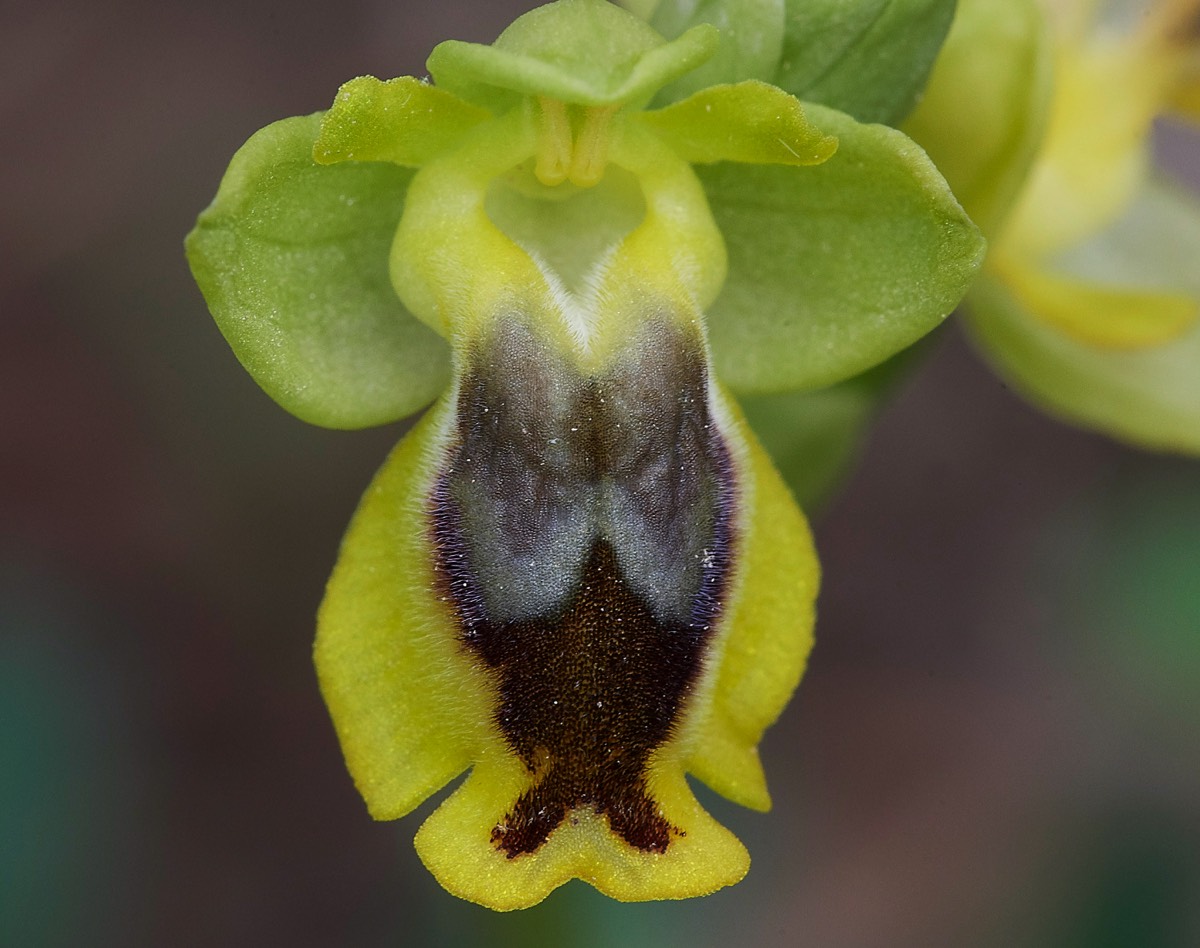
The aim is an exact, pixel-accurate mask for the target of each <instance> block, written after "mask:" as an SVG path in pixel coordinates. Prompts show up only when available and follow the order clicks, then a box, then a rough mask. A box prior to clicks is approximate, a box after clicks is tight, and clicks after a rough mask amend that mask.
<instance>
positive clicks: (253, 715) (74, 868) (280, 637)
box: [0, 0, 1200, 948]
mask: <svg viewBox="0 0 1200 948" xmlns="http://www.w3.org/2000/svg"><path fill="white" fill-rule="evenodd" d="M525 8H526V5H525V4H521V3H514V2H508V0H506V2H498V0H492V2H484V0H473V2H466V0H459V2H453V3H445V4H438V3H435V2H433V0H418V2H408V3H405V2H397V0H343V2H341V3H338V4H332V3H327V4H315V3H311V2H290V3H284V2H279V0H237V2H235V0H215V2H207V3H202V4H178V3H163V2H149V0H128V2H121V0H104V2H100V3H87V2H85V0H73V2H72V0H67V2H53V0H51V2H47V3H42V4H36V5H35V4H33V3H18V4H15V5H5V7H4V9H3V11H0V76H2V77H3V82H0V113H2V115H3V124H2V127H3V130H4V148H3V150H4V175H3V180H2V183H0V246H2V247H3V253H2V255H0V430H2V435H3V436H2V440H0V479H2V485H3V487H2V495H0V496H2V498H3V499H2V503H3V508H2V509H0V525H2V531H0V944H4V945H13V946H37V945H49V946H57V945H89V946H108V945H113V946H138V945H273V944H288V945H355V946H357V945H362V946H375V945H380V946H383V945H397V944H406V945H443V944H447V945H449V944H453V945H473V944H479V945H509V944H512V945H518V944H520V945H563V946H570V945H580V946H598V945H609V944H622V945H654V946H706V945H725V944H730V943H739V944H750V945H768V946H770V945H788V946H791V945H803V946H818V948H827V946H832V948H837V946H854V948H860V946H861V948H872V946H887V948H892V946H896V948H903V946H913V948H917V946H943V945H945V946H993V945H994V946H1027V945H1028V946H1070V948H1074V946H1079V948H1107V946H1137V948H1158V946H1163V948H1166V946H1172V948H1174V946H1178V948H1192V946H1196V945H1200V695H1198V692H1200V463H1194V462H1188V461H1184V460H1179V459H1172V458H1168V457H1155V456H1147V455H1143V454H1138V453H1136V452H1133V451H1130V450H1126V449H1124V448H1121V447H1119V446H1116V445H1113V444H1111V443H1109V442H1107V441H1105V440H1104V439H1102V438H1100V437H1097V436H1094V435H1090V434H1086V433H1081V432H1078V431H1074V430H1070V429H1067V428H1064V427H1061V426H1058V425H1056V424H1055V423H1054V422H1052V421H1051V420H1048V419H1046V418H1044V417H1042V416H1040V415H1039V414H1037V413H1036V412H1034V411H1033V410H1031V409H1030V408H1028V407H1026V406H1025V405H1024V404H1023V403H1021V402H1020V401H1019V400H1017V399H1016V398H1015V397H1014V396H1013V395H1012V394H1011V393H1009V392H1008V391H1006V390H1005V389H1004V387H1003V386H1002V385H1001V383H1000V382H998V381H997V380H996V378H995V377H994V376H993V375H992V374H991V373H990V372H988V371H986V370H985V369H984V368H982V367H981V366H980V365H979V364H978V363H977V362H976V360H975V359H974V357H973V356H972V354H971V353H970V352H969V350H968V348H967V346H966V344H965V343H964V342H963V341H962V339H961V337H960V335H959V333H958V332H957V330H956V329H954V328H950V329H949V330H948V331H946V332H944V333H942V334H941V337H940V338H939V339H938V340H937V341H936V342H935V344H934V345H933V346H931V347H930V348H931V354H930V357H929V359H928V360H927V361H926V363H925V365H924V366H923V367H922V368H921V370H920V371H919V372H918V373H917V375H916V376H915V378H914V379H913V380H911V381H910V382H909V383H908V384H907V385H906V386H905V387H904V388H903V389H902V390H901V392H900V394H899V396H898V397H897V399H896V400H895V401H894V402H893V403H892V405H891V406H890V407H889V408H888V409H887V410H886V412H885V413H884V414H883V416H882V418H881V419H880V424H879V426H878V428H877V429H876V431H875V433H874V435H873V436H872V438H871V439H870V441H869V443H868V445H867V448H866V450H865V452H864V455H863V457H862V460H861V465H860V467H859V468H858V470H857V473H856V474H855V475H854V476H853V477H852V479H851V480H850V481H849V482H848V484H847V485H846V489H845V490H844V491H843V493H842V494H841V495H840V496H839V497H838V498H837V499H836V500H835V501H834V502H833V503H832V504H831V505H830V506H829V507H828V508H827V509H826V510H825V511H824V512H823V513H822V514H821V516H820V517H819V518H818V520H817V536H818V543H819V546H820V549H821V552H822V557H823V561H824V565H825V570H826V581H825V587H824V590H823V593H822V598H821V602H820V612H821V619H820V623H819V626H818V641H819V644H818V648H817V650H816V652H815V654H814V658H813V663H812V666H811V668H810V671H809V673H808V676H807V678H806V680H805V682H804V684H803V685H802V687H801V690H800V693H799V695H798V696H797V698H796V700H795V701H794V702H793V703H792V705H791V706H790V707H789V708H788V710H787V712H786V714H785V715H784V717H783V719H782V720H781V722H780V723H779V725H778V726H777V727H776V728H775V729H774V730H772V731H771V732H770V733H769V734H768V736H767V739H766V741H765V744H764V747H763V756H764V760H765V763H766V767H767V772H768V776H769V778H770V783H771V788H772V791H773V794H774V799H775V810H774V812H772V813H771V814H769V815H766V816H763V815H758V814H753V813H750V812H746V811H741V810H738V809H737V808H735V807H732V806H729V805H726V804H724V803H723V801H719V800H712V798H711V795H706V796H705V798H704V799H705V800H706V801H711V805H712V807H713V809H714V810H715V811H716V813H717V815H718V817H719V818H720V819H722V820H723V821H724V822H726V823H727V824H728V825H729V826H731V827H732V828H733V829H734V830H735V831H736V832H737V833H738V835H739V836H741V837H742V839H743V840H744V841H745V842H746V843H747V845H748V846H749V848H750V850H751V853H752V856H753V859H754V864H753V867H752V869H751V872H750V875H749V876H748V877H747V879H746V880H745V882H743V883H742V884H741V885H739V886H737V887H735V888H733V889H731V890H727V891H725V892H722V893H719V894H717V895H715V896H713V897H711V898H708V899H704V900H699V901H692V902H687V903H678V904H648V905H629V906H626V905H619V904H615V903H610V902H608V901H606V900H604V899H602V898H600V897H598V896H596V895H595V894H594V893H592V892H591V891H590V890H588V889H587V888H586V887H584V886H582V885H581V884H578V883H575V884H572V885H569V886H567V887H565V888H564V889H561V890H559V891H558V892H557V893H555V894H554V895H553V896H551V898H550V899H549V900H547V902H546V903H544V904H543V905H541V906H539V907H538V908H536V909H533V910H530V911H528V912H525V913H519V914H514V915H506V916H500V915H494V914H492V913H490V912H488V911H486V910H483V909H479V908H477V907H475V906H472V905H468V904H466V903H462V902H459V901H458V900H456V899H454V898H452V897H451V896H449V895H446V894H445V893H443V892H442V891H441V890H440V889H439V888H438V887H437V886H436V884H435V883H434V882H433V881H432V880H431V879H430V878H429V876H428V875H427V874H426V873H425V871H424V870H423V869H422V868H421V866H420V864H419V863H418V861H417V859H416V856H415V855H414V853H413V851H412V849H411V845H410V839H411V836H412V834H413V832H414V831H415V830H416V827H417V825H418V824H419V822H420V819H421V814H417V815H415V816H413V817H410V818H408V819H406V820H403V821H401V822H400V823H399V824H396V825H392V824H375V823H372V822H371V821H370V820H369V819H368V817H367V815H366V813H365V810H364V807H363V805H362V803H361V801H360V800H359V798H358V797H357V795H356V793H355V791H354V788H353V786H352V785H351V783H350V780H349V778H348V777H347V776H346V774H345V772H344V770H343V768H342V764H341V759H340V755H339V751H338V748H337V745H336V743H335V741H334V738H333V734H332V730H331V728H330V726H329V723H328V721H327V719H326V716H325V712H324V709H323V707H322V705H321V703H320V699H319V696H318V693H317V688H316V683H315V680H314V676H313V673H312V669H311V666H310V658H309V648H310V639H311V632H312V625H313V613H314V610H315V608H316V605H317V603H318V601H319V598H320V596H321V591H322V587H323V584H324V581H325V577H326V575H327V573H328V571H329V569H330V567H331V565H332V562H333V557H334V554H335V551H336V548H337V543H338V539H339V536H340V533H341V531H342V529H343V528H344V526H345V525H346V523H347V521H348V519H349V517H350V514H351V511H352V510H353V508H354V506H355V504H356V502H357V499H358V496H359V494H360V493H361V491H362V490H363V488H364V487H365V485H366V484H367V482H368V480H369V478H370V476H371V474H372V472H373V470H374V468H375V466H376V465H377V464H378V463H379V462H380V461H381V460H382V458H383V456H384V454H385V452H386V451H387V450H388V448H389V446H390V445H391V444H392V443H394V441H395V440H396V439H397V437H398V436H399V434H400V429H399V428H397V427H392V428H389V429H384V430H378V431H370V432H358V433H339V432H329V431H322V430H317V429H314V428H310V427H308V426H306V425H304V424H302V423H301V422H299V421H296V420H294V419H292V418H291V417H290V416H288V415H286V414H285V413H284V412H282V411H281V410H280V409H278V408H276V407H275V406H274V405H273V404H272V403H271V402H270V401H269V400H268V399H267V398H266V396H264V395H263V394H261V393H260V392H259V391H258V389H257V388H256V387H255V385H254V383H253V382H251V380H250V379H249V377H248V376H247V375H246V374H245V373H244V372H243V371H242V370H241V369H240V367H239V366H238V365H237V363H236V361H235V359H234V358H233V357H232V355H231V354H230V353H229V351H228V349H227V348H226V346H225V343H224V342H223V341H222V339H221V337H220V335H219V334H218V333H217V331H216V330H215V328H214V327H213V325H212V324H211V321H210V319H209V317H208V315H207V312H206V311H205V308H204V305H203V303H202V301H201V299H200V296H199V293H198V292H197V291H196V289H195V287H194V286H193V285H192V283H191V280H190V278H189V276H188V273H187V269H186V266H185V264H184V260H183V254H182V247H181V241H182V238H183V235H184V234H185V233H186V231H187V230H188V229H189V228H190V226H191V224H192V221H193V220H194V218H195V215H196V214H197V213H198V211H199V210H200V209H201V208H202V207H203V206H204V205H205V204H206V203H207V202H208V201H209V200H210V198H211V197H212V195H213V193H214V191H215V188H216V184H217V181H218V180H219V177H220V175H221V172H222V171H223V169H224V167H225V164H226V162H227V160H228V158H229V156H230V155H231V154H232V153H233V151H234V149H235V148H236V147H237V146H238V145H240V144H241V143H242V141H244V140H245V138H246V137H248V136H249V134H250V133H251V132H253V131H254V130H255V129H257V128H258V127H260V126H262V125H264V124H266V123H268V122H270V121H272V120H274V119H276V118H279V117H282V116H285V115H292V114H300V113H307V112H311V111H315V110H317V109H321V108H324V107H325V106H326V105H327V104H328V103H329V102H330V101H331V98H332V96H333V93H334V91H335V90H336V88H337V86H338V85H339V84H340V83H341V82H342V81H343V80H345V79H347V78H350V77H352V76H355V75H359V74H363V73H372V74H375V75H378V76H381V77H390V76H393V75H403V74H410V73H416V74H421V73H422V72H423V65H422V64H423V60H424V56H425V55H426V54H427V52H428V51H429V49H430V48H432V46H433V45H434V44H435V43H436V42H437V41H439V40H441V39H444V38H451V37H453V38H458V39H471V40H479V41H488V40H490V39H492V38H494V36H495V35H496V33H498V32H499V30H500V29H501V28H502V27H503V26H504V25H505V24H506V23H507V22H508V21H509V20H510V19H512V17H513V16H514V15H515V14H516V13H518V12H521V11H522V10H524V9H525ZM1161 137H1162V139H1163V142H1164V149H1165V154H1166V159H1167V161H1168V162H1169V163H1170V164H1172V165H1173V166H1174V168H1175V169H1176V170H1177V171H1179V172H1180V173H1182V174H1184V175H1185V176H1186V175H1190V176H1191V180H1192V181H1193V183H1194V184H1197V185H1200V139H1197V137H1196V136H1195V135H1194V134H1185V133H1182V132H1179V131H1178V130H1165V131H1164V132H1163V133H1162V135H1161ZM1197 370H1198V371H1200V367H1198V369H1197ZM702 792H703V791H702ZM429 809H430V807H429V806H427V807H426V808H425V809H424V811H423V812H425V813H427V812H428V811H429Z"/></svg>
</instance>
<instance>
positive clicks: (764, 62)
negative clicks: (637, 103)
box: [626, 0, 784, 103]
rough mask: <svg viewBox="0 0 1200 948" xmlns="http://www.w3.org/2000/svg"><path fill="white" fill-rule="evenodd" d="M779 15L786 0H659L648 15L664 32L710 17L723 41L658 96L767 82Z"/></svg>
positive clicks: (779, 43) (775, 55) (774, 62)
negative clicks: (707, 57) (710, 56)
mask: <svg viewBox="0 0 1200 948" xmlns="http://www.w3.org/2000/svg"><path fill="white" fill-rule="evenodd" d="M626 5H628V4H626ZM783 16H784V0H664V2H662V3H659V4H658V5H657V6H656V7H655V8H654V11H653V13H652V14H651V15H650V16H649V20H650V25H651V26H653V27H654V28H655V29H656V30H658V32H660V33H661V34H662V35H663V36H666V37H675V36H680V35H681V34H683V33H684V32H685V31H686V30H688V29H689V28H691V27H693V26H696V25H697V24H699V23H709V24H712V25H713V26H715V27H716V28H717V29H719V30H720V31H721V44H720V46H718V47H717V52H716V55H714V56H713V58H712V59H710V60H709V61H708V62H706V63H705V64H704V65H702V66H700V67H699V68H698V69H696V70H694V71H693V72H690V73H688V74H687V75H685V76H683V77H682V78H680V79H677V80H675V81H674V82H673V83H671V84H670V85H669V86H667V87H666V88H665V89H663V90H662V92H660V93H659V95H658V98H657V101H658V102H660V103H667V102H676V101H678V100H679V99H683V98H686V97H687V96H689V95H691V94H692V93H694V92H698V91H699V90H700V89H704V88H706V87H707V86H716V85H721V84H723V83H728V82H740V81H741V80H743V79H761V80H763V81H765V82H771V81H772V80H773V77H774V76H775V71H776V69H778V67H779V57H780V55H781V54H782V52H783Z"/></svg>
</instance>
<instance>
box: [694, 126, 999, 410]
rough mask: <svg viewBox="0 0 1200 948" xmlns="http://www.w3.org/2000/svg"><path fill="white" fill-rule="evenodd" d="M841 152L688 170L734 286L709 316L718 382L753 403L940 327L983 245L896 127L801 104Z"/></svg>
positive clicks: (847, 369) (876, 357)
mask: <svg viewBox="0 0 1200 948" xmlns="http://www.w3.org/2000/svg"><path fill="white" fill-rule="evenodd" d="M806 111H807V112H808V115H809V117H810V118H811V119H812V121H813V123H814V124H816V125H817V126H818V127H820V128H822V129H824V130H825V131H826V132H829V133H830V134H833V135H836V136H837V138H838V141H839V145H838V151H837V154H836V155H834V157H833V158H831V159H830V160H829V161H827V162H825V163H824V164H822V165H817V166H815V167H811V168H789V167H781V166H772V165H733V164H728V163H724V164H718V165H712V166H700V167H697V168H696V173H697V174H698V175H699V177H700V179H701V182H702V183H703V184H704V188H705V191H706V192H707V194H708V197H709V203H710V205H711V207H712V211H713V216H714V218H715V219H716V222H717V225H718V227H720V229H721V232H722V234H723V235H724V236H725V241H726V246H727V248H728V253H729V275H728V277H727V279H726V282H725V286H724V289H723V290H722V292H721V295H720V296H719V297H718V298H717V300H716V302H715V303H714V304H713V305H712V306H711V307H710V308H709V338H710V342H711V345H712V351H713V360H714V363H715V366H716V370H717V375H718V376H719V377H720V378H721V379H722V380H724V381H725V382H726V383H727V384H729V385H730V386H731V387H733V388H735V389H736V390H738V391H740V392H743V393H749V392H757V393H765V392H779V391H786V390H788V389H804V388H819V387H821V386H824V385H831V384H833V383H835V382H838V381H841V380H843V379H846V378H850V377H851V376H854V375H857V374H858V373H859V372H862V371H864V370H866V369H868V368H870V367H871V366H873V365H877V364H878V363H880V362H882V361H883V360H884V359H886V358H888V357H889V356H891V355H892V354H893V353H895V352H898V351H899V350H901V349H903V348H904V347H906V346H908V345H911V344H912V343H913V342H915V341H916V340H917V339H919V338H920V337H921V336H923V335H925V333H927V332H929V331H930V330H931V329H933V328H934V327H935V326H937V325H938V324H939V323H940V322H941V321H942V319H943V318H945V316H946V315H947V314H948V313H950V312H951V310H953V309H954V307H955V305H956V304H957V303H958V301H959V300H960V299H961V298H962V296H963V294H964V293H965V292H966V291H967V288H968V287H969V286H970V284H971V281H972V280H973V279H974V277H975V274H976V272H977V271H978V269H979V265H980V263H981V262H982V260H983V254H984V249H985V242H984V239H983V237H982V235H981V234H980V233H979V230H978V228H977V227H975V225H974V224H972V223H971V221H970V219H969V218H968V217H967V216H966V214H965V213H964V212H963V210H962V208H961V207H960V206H959V205H958V202H957V201H955V199H954V196H953V195H952V194H951V193H950V190H949V188H948V187H947V186H946V183H945V181H944V180H943V178H942V177H941V175H940V174H938V171H937V169H936V168H934V166H933V164H932V163H931V162H930V161H929V159H928V158H927V157H926V156H925V153H924V152H923V151H921V149H920V148H919V147H918V146H917V145H916V144H915V143H913V142H912V141H911V140H910V139H908V138H907V137H905V136H904V135H903V134H901V133H900V132H897V131H895V130H894V129H890V128H887V127H885V126H882V125H861V124H859V123H857V122H855V121H854V120H853V119H851V118H850V117H849V116H846V115H843V114H841V113H839V112H835V111H833V110H831V109H825V108H822V107H820V106H816V105H808V106H806Z"/></svg>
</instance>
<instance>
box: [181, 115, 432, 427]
mask: <svg viewBox="0 0 1200 948" xmlns="http://www.w3.org/2000/svg"><path fill="white" fill-rule="evenodd" d="M320 124H321V114H320V113H318V114H316V115H309V116H305V117H301V118H290V119H284V120H283V121H280V122H275V123H274V124H272V125H268V126H267V127H266V128H264V129H262V130H261V131H259V132H257V133H255V134H254V135H253V136H252V137H251V138H250V140H249V141H247V142H246V144H245V145H243V146H242V148H241V149H240V150H239V151H238V152H237V154H235V155H234V157H233V161H232V162H230V165H229V170H228V171H227V172H226V173H225V177H224V178H223V179H222V181H221V186H220V188H219V189H218V191H217V196H216V199H215V200H214V201H213V203H212V205H211V206H210V207H209V208H208V209H207V210H206V211H204V213H203V214H201V215H200V219H199V221H198V222H197V223H196V227H195V229H194V230H193V231H192V232H191V233H190V234H189V235H188V238H187V256H188V262H189V264H190V265H191V268H192V275H193V276H194V277H195V279H196V282H197V284H199V286H200V289H201V291H202V292H203V293H204V298H205V300H206V301H207V302H208V306H209V309H210V310H211V311H212V314H213V318H214V319H215V320H216V322H217V325H218V326H219V327H220V329H221V332H222V333H224V335H225V338H226V340H228V342H229V344H230V346H232V347H233V351H234V352H235V353H236V355H237V357H238V359H239V360H241V362H242V365H244V366H245V367H246V369H247V371H249V373H250V374H251V375H252V376H253V377H254V380H255V381H256V382H258V384H259V385H261V386H262V387H263V389H264V390H265V391H266V392H267V394H269V395H270V396H271V397H272V398H274V399H275V401H277V402H279V404H280V405H282V406H283V407H284V408H286V409H287V410H288V411H290V412H291V413H292V414H294V415H296V416H297V417H299V418H302V419H304V420H305V421H308V422H311V423H313V424H317V425H324V426H326V427H330V428H364V427H368V426H370V425H378V424H384V423H386V422H389V421H394V420H396V419H398V418H403V417H405V416H407V415H410V414H412V413H413V412H415V411H417V410H418V409H420V408H421V407H423V406H424V405H426V404H427V403H428V402H429V401H431V400H432V399H433V398H434V396H436V395H437V393H438V392H439V391H441V390H442V389H443V388H444V387H445V385H446V382H447V381H448V380H449V377H450V359H449V349H448V347H447V346H446V344H445V343H444V342H443V341H442V340H441V339H440V338H438V337H437V336H436V335H435V334H434V333H433V332H432V331H431V330H430V329H428V328H427V327H425V326H424V325H422V324H421V323H419V322H417V320H416V319H415V318H414V317H413V316H412V314H411V313H409V312H408V311H407V310H406V309H405V308H404V306H403V305H402V304H401V303H400V301H399V300H398V299H397V298H396V294H395V291H394V290H393V289H392V287H391V283H390V282H389V279H388V270H387V260H388V249H389V247H390V246H391V243H392V238H393V236H394V234H395V231H396V222H397V221H398V220H399V219H400V213H401V210H402V208H403V206H404V197H405V193H406V191H407V190H408V183H409V181H410V179H411V178H412V172H410V171H407V170H405V169H403V168H398V167H396V166H395V165H392V164H384V163H362V164H360V163H358V162H348V163H345V164H338V165H333V166H329V167H323V166H321V165H318V164H316V163H315V162H314V161H313V159H312V150H313V142H314V141H315V140H316V138H317V132H318V129H319V127H320Z"/></svg>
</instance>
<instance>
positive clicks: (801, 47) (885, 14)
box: [772, 0, 954, 124]
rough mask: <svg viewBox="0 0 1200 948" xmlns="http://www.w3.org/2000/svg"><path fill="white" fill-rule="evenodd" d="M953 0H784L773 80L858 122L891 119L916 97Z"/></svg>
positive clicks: (938, 45)
mask: <svg viewBox="0 0 1200 948" xmlns="http://www.w3.org/2000/svg"><path fill="white" fill-rule="evenodd" d="M953 16H954V0H787V14H786V22H785V27H784V40H783V54H782V57H781V59H780V63H779V71H778V72H777V73H776V75H775V78H774V79H773V80H772V81H773V82H774V83H775V85H777V86H780V87H781V88H783V89H786V90H787V91H788V92H790V93H791V94H792V95H794V96H796V98H798V99H803V100H804V101H806V102H819V103H821V104H822V105H828V106H831V107H832V108H836V109H840V110H841V111H843V112H847V113H849V114H850V115H853V116H854V117H855V118H857V119H858V120H859V121H861V122H885V123H888V124H895V123H896V122H898V121H899V120H900V119H902V118H903V117H904V116H905V115H907V114H908V112H909V111H910V110H911V109H912V107H913V105H915V104H916V102H917V99H918V97H919V96H920V94H921V90H922V89H923V88H924V86H925V81H926V79H927V78H928V77H929V70H930V69H931V68H932V66H933V61H934V59H935V58H936V57H937V53H938V50H939V49H940V48H941V45H942V41H943V40H944V39H945V37H946V31H947V30H948V29H949V28H950V21H951V19H952V18H953Z"/></svg>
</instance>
